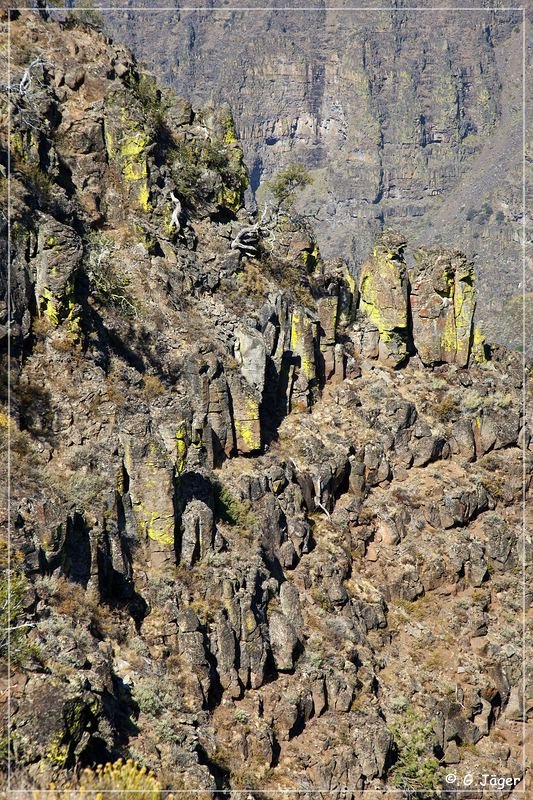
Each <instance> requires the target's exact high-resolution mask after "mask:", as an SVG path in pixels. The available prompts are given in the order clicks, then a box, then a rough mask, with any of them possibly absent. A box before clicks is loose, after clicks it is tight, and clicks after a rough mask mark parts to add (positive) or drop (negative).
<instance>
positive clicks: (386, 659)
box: [0, 12, 530, 800]
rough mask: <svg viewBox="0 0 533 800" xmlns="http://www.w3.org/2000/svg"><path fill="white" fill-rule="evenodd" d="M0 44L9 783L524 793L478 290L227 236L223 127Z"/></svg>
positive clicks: (237, 186) (229, 198) (467, 272)
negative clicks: (493, 779)
mask: <svg viewBox="0 0 533 800" xmlns="http://www.w3.org/2000/svg"><path fill="white" fill-rule="evenodd" d="M5 22H6V14H5V13H4V14H3V17H2V24H4V25H5ZM11 34H12V43H13V45H14V46H13V47H12V51H11V52H12V57H13V59H14V63H13V64H12V69H11V85H10V91H9V93H8V95H7V97H8V102H9V103H10V117H11V123H12V124H11V141H10V143H9V145H10V151H11V162H10V165H9V168H10V174H11V180H10V197H9V204H10V207H9V209H5V203H4V205H3V208H4V209H5V210H4V211H3V212H2V213H3V217H2V218H3V220H4V221H3V222H2V225H3V234H4V235H3V238H2V248H3V251H4V255H5V256H7V255H9V259H6V261H7V260H8V261H9V266H10V270H11V281H10V285H9V289H10V296H9V297H7V296H5V300H4V305H3V307H2V318H1V320H0V322H1V323H2V326H3V327H2V330H1V333H2V345H3V347H4V352H5V353H7V355H8V357H9V358H10V360H9V362H7V360H6V361H4V363H5V364H6V365H7V367H9V381H10V387H11V396H10V407H9V408H7V407H6V406H5V405H4V406H3V408H4V411H3V412H2V417H0V420H1V423H2V437H3V441H4V443H6V444H7V442H9V444H10V448H11V493H10V498H9V500H10V513H11V551H10V559H9V562H6V547H5V544H4V545H3V548H2V551H1V552H2V559H3V562H4V566H5V567H6V569H7V570H8V573H6V574H7V575H9V582H10V587H11V597H12V601H11V606H10V608H6V605H5V604H4V606H3V612H2V613H3V615H4V616H3V626H2V627H3V628H5V627H8V626H10V627H11V642H10V648H11V656H12V658H11V672H10V676H9V682H10V691H11V704H10V712H11V715H12V716H11V735H10V737H9V741H7V739H6V738H5V735H4V739H3V740H2V741H3V750H2V753H3V764H4V765H5V762H6V761H7V760H8V759H9V761H10V764H11V767H12V770H13V772H12V776H13V782H12V788H13V785H14V786H15V787H16V788H19V787H20V788H24V787H37V788H36V791H37V794H34V795H33V797H40V794H39V792H38V789H39V788H47V787H50V783H51V782H52V781H53V782H54V784H55V786H56V787H57V786H59V787H61V786H65V784H67V785H68V786H70V787H72V785H74V784H75V782H76V774H77V773H78V772H79V770H80V769H83V768H85V767H86V768H88V769H89V772H88V773H84V774H83V775H82V776H81V777H80V779H79V780H80V781H81V782H82V783H83V784H84V785H85V786H86V787H87V786H89V787H91V786H93V787H95V788H100V789H102V788H103V789H108V788H110V787H112V788H115V789H116V788H128V789H131V788H132V787H135V786H138V785H139V782H141V783H142V782H143V781H144V783H143V786H145V785H146V782H147V781H148V782H149V786H150V792H152V793H151V794H147V795H146V796H147V797H150V800H156V798H159V797H160V793H159V792H160V789H161V788H163V789H165V788H169V789H171V788H173V789H180V790H182V791H183V790H191V792H194V791H196V790H203V794H201V795H199V796H201V797H203V798H205V800H207V798H213V799H214V798H216V797H218V796H226V797H227V796H228V794H229V795H231V796H233V795H232V793H233V792H235V797H238V796H239V795H238V794H237V792H238V791H241V792H242V791H243V790H246V791H247V792H248V793H249V796H251V797H255V798H258V800H259V798H262V800H267V799H268V798H269V797H275V796H276V795H275V792H276V791H279V790H280V789H287V790H293V791H298V793H299V797H301V798H302V800H304V798H305V800H307V798H311V797H316V792H317V791H318V790H320V791H323V792H328V793H329V796H331V797H338V798H341V797H342V798H344V800H347V799H348V798H353V799H354V800H355V798H358V797H360V796H362V792H363V790H368V789H374V790H375V795H376V796H386V795H387V793H388V792H389V790H390V791H391V792H393V791H400V792H402V793H404V794H405V796H407V794H408V793H409V792H412V791H413V790H417V791H418V792H419V796H427V795H428V793H430V792H432V791H437V792H440V791H441V790H442V789H443V787H445V785H446V784H445V783H443V781H444V775H445V774H447V773H452V772H453V773H454V774H456V775H457V776H459V777H458V780H459V781H461V780H462V779H463V776H465V775H468V774H474V775H475V776H479V780H480V781H481V780H482V776H483V774H488V775H497V776H500V777H501V778H503V780H504V781H507V783H504V789H503V792H504V794H509V793H511V791H512V789H513V786H514V783H516V784H517V785H518V786H519V788H520V789H521V788H522V787H523V786H524V774H523V762H522V760H521V759H522V745H523V722H524V720H525V718H526V715H527V711H528V708H529V703H528V702H527V697H526V698H523V696H522V692H521V686H522V669H523V666H522V644H521V618H520V609H521V591H522V585H523V584H522V559H523V557H524V550H525V547H526V543H525V541H524V540H523V538H522V536H523V534H522V528H521V518H522V517H521V514H522V506H521V501H522V492H523V491H525V490H527V488H528V486H529V481H530V462H529V451H528V449H527V448H528V446H529V442H530V434H529V432H528V428H527V425H526V421H525V419H524V417H523V409H522V405H521V395H520V392H521V386H522V380H523V375H522V368H521V361H520V358H519V356H518V355H517V354H516V353H512V352H510V351H508V350H506V349H504V348H502V347H500V346H494V345H493V346H491V345H490V344H489V343H488V342H486V341H485V340H484V336H483V334H482V332H481V331H480V330H479V328H478V327H477V326H476V324H475V321H474V312H475V305H476V292H477V288H476V277H475V272H474V269H473V265H472V263H471V262H470V261H469V260H468V258H466V257H465V256H464V255H463V254H461V253H459V252H457V251H455V250H446V249H443V248H432V247H426V248H417V249H415V250H409V246H408V242H407V241H406V239H405V238H404V237H403V235H401V234H399V233H395V232H392V231H387V232H385V233H383V234H382V235H381V236H379V237H378V238H377V240H376V241H375V243H374V246H373V251H372V253H371V255H369V256H368V257H367V258H366V259H365V261H364V263H363V265H362V269H361V274H360V279H359V281H358V282H356V281H355V280H354V278H353V277H352V275H351V273H350V271H349V269H348V267H347V264H346V263H344V262H342V261H339V260H337V261H333V262H331V261H327V260H325V259H324V258H323V256H322V255H321V253H320V250H319V248H317V245H316V242H315V240H314V234H313V231H312V229H311V228H310V227H309V225H308V223H307V222H305V220H304V221H302V219H301V218H299V217H298V216H297V215H296V214H295V213H293V212H290V211H288V212H286V213H284V214H281V213H280V214H278V215H277V216H275V217H274V218H273V220H271V221H270V222H269V223H267V221H266V220H259V221H258V220H257V219H255V218H250V217H249V215H248V213H247V212H246V211H245V210H244V208H243V195H244V191H245V187H246V184H247V176H246V171H245V169H244V166H243V158H242V153H241V150H240V146H239V143H238V141H237V138H236V136H235V128H234V124H233V120H232V117H231V114H230V112H229V109H228V107H227V106H213V105H206V106H203V107H201V108H197V109H193V108H192V107H191V105H190V104H189V103H188V102H187V101H184V100H180V99H179V98H177V97H176V96H175V95H173V94H172V93H170V92H168V91H166V90H161V89H160V88H158V86H157V85H156V84H154V83H153V81H151V80H150V79H149V78H148V77H147V76H146V74H144V73H143V72H142V70H141V69H140V68H139V66H138V65H137V63H136V62H135V60H134V59H133V58H132V56H131V55H130V54H129V53H128V51H126V50H125V49H124V48H123V47H122V46H119V45H116V44H113V43H112V42H111V41H110V40H108V39H104V38H103V37H101V36H100V35H99V34H98V33H97V32H95V30H94V29H93V28H92V27H90V26H87V25H86V24H84V23H80V24H74V23H73V22H72V20H67V21H65V22H63V23H57V22H53V21H50V20H48V21H47V20H45V19H43V18H42V17H41V16H40V15H38V14H35V13H30V12H22V13H19V12H12V20H11ZM4 98H6V95H4ZM3 102H4V106H3V108H2V114H3V115H5V113H6V112H7V105H6V102H7V101H6V99H4V101H3ZM3 119H5V116H3ZM1 157H2V162H1V163H2V169H3V171H4V172H5V171H6V170H7V167H8V164H7V142H6V139H5V135H4V138H3V141H2V151H1ZM1 181H2V191H4V192H5V191H7V180H6V177H5V175H4V177H2V178H1ZM4 199H5V198H4ZM8 216H9V238H7V236H6V234H7V233H8V231H7V218H8ZM2 280H3V281H4V283H3V287H2V288H3V290H4V292H3V296H4V295H5V289H6V283H5V273H4V275H3V277H2ZM8 303H10V307H11V314H10V318H9V319H8V314H7V304H8ZM8 323H9V324H8ZM8 342H9V348H8V347H7V345H8ZM6 378H7V375H6ZM5 399H6V398H4V400H5ZM8 411H9V412H10V413H9V414H8V413H7V412H8ZM523 457H524V458H523ZM524 464H525V466H526V474H525V477H524V476H523V465H524ZM2 519H3V520H4V521H6V520H7V508H5V509H2ZM0 589H1V592H2V597H5V594H6V577H5V576H4V582H3V583H2V585H1V587H0ZM5 655H6V641H5V637H4V639H3V640H2V657H3V658H4V660H5ZM5 675H6V673H4V676H3V677H2V682H3V689H4V690H5V688H6V677H5ZM2 697H3V702H5V697H6V694H5V691H4V694H3V695H2ZM5 718H6V717H5V714H4V715H3V719H5ZM8 747H9V749H8ZM118 758H122V759H131V760H132V762H134V763H132V762H130V764H129V765H127V766H126V767H124V770H125V771H126V772H125V774H126V777H125V778H124V776H123V770H122V768H121V766H120V762H116V759H118ZM106 762H107V763H109V762H115V766H114V767H110V766H108V767H106V768H105V769H102V767H100V768H98V765H103V764H104V763H106ZM136 765H138V766H136ZM141 768H144V769H150V770H153V771H154V772H155V774H156V776H157V777H153V776H146V775H145V773H144V772H142V771H141ZM117 775H122V776H123V777H122V778H121V779H120V780H122V783H120V784H119V783H117V781H118V780H119V778H118V777H117ZM146 791H148V789H147V790H146ZM221 792H225V794H224V795H222V794H220V793H221ZM55 796H56V795H54V794H53V790H52V793H51V794H50V795H48V797H55ZM104 796H105V797H107V796H108V795H107V794H105V795H104ZM109 796H111V795H109ZM179 796H182V797H183V796H186V795H184V794H181V795H179ZM192 796H197V795H195V794H192ZM241 796H242V795H241ZM395 796H398V795H395ZM486 796H487V797H497V796H498V797H501V796H502V792H500V791H499V789H498V787H494V786H488V787H487V791H486Z"/></svg>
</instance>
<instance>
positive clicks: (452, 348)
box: [410, 252, 476, 367]
mask: <svg viewBox="0 0 533 800" xmlns="http://www.w3.org/2000/svg"><path fill="white" fill-rule="evenodd" d="M410 281H411V291H410V300H411V315H412V320H413V338H414V340H415V343H416V344H415V346H416V350H417V353H418V355H419V356H420V359H421V361H422V363H423V364H424V365H426V366H429V365H431V364H438V363H441V362H446V363H449V364H457V365H458V366H461V367H465V366H466V365H467V364H468V357H469V354H470V349H471V344H472V339H473V319H474V308H475V303H476V293H475V288H474V269H473V266H472V264H469V263H468V261H467V260H466V259H465V257H464V256H463V255H462V254H460V253H455V254H448V253H439V252H426V253H424V252H420V253H419V254H418V258H417V263H416V266H415V268H414V269H412V270H411V271H410Z"/></svg>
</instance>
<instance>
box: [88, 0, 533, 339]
mask: <svg viewBox="0 0 533 800" xmlns="http://www.w3.org/2000/svg"><path fill="white" fill-rule="evenodd" d="M107 5H108V6H109V4H107ZM120 5H123V4H122V3H121V4H120ZM168 5H169V4H165V7H167V8H168ZM172 5H174V4H172V3H171V4H170V6H172ZM175 5H176V8H177V9H178V8H179V6H183V5H184V4H183V3H178V2H176V3H175ZM207 5H208V7H206V9H205V10H203V11H200V10H198V11H192V10H190V9H188V8H185V10H176V12H174V13H172V11H168V10H167V11H165V12H157V11H154V13H150V12H148V13H144V12H136V11H135V10H134V9H133V7H132V10H130V11H127V12H125V11H123V12H117V13H116V14H113V13H110V12H106V13H105V14H103V19H104V22H105V25H106V28H107V29H108V30H110V31H111V32H112V33H113V35H115V36H117V37H118V38H120V39H121V40H123V41H124V42H125V43H127V44H128V45H129V46H131V47H132V48H133V50H134V51H135V53H136V54H137V55H138V57H139V58H141V59H142V60H143V61H145V62H146V63H147V64H148V65H149V66H150V68H151V69H153V71H154V73H155V74H156V75H158V76H160V77H161V78H162V79H163V80H164V81H165V82H166V83H168V84H169V85H171V86H173V87H174V88H175V89H176V90H177V91H178V92H179V93H180V94H182V95H183V96H185V97H188V98H189V99H191V100H192V101H193V103H197V104H198V103H199V104H201V103H204V102H206V101H207V100H209V99H214V100H215V101H220V100H222V99H223V100H225V101H227V102H229V104H230V106H231V108H232V110H233V113H234V115H235V120H236V125H237V130H238V133H239V137H240V139H241V141H242V143H243V148H244V153H245V158H246V163H247V164H248V166H249V169H250V173H251V180H252V187H253V188H254V189H256V188H257V187H258V186H259V185H260V183H261V182H263V181H264V180H265V179H268V178H270V177H271V176H272V174H273V173H274V172H275V171H277V170H278V169H279V167H280V164H281V165H286V164H287V163H290V162H292V161H302V162H304V163H305V164H307V165H308V166H309V167H310V168H311V169H312V170H313V174H314V176H315V180H314V183H313V185H312V186H311V187H310V188H309V189H308V190H307V192H306V193H305V194H304V195H302V198H301V208H302V209H304V208H305V210H306V212H307V213H311V214H313V215H315V218H316V230H317V237H318V242H319V245H320V247H321V250H322V252H323V253H324V254H325V255H327V256H341V257H344V258H348V259H349V260H350V261H351V264H352V269H353V270H358V269H359V267H360V265H361V263H362V262H363V261H364V259H365V258H366V257H367V255H368V252H369V251H370V248H371V243H372V240H373V238H374V236H375V235H376V233H377V232H378V231H380V230H381V229H382V228H383V227H384V226H385V227H386V226H389V225H391V224H393V225H395V226H400V227H401V228H402V231H403V232H404V233H405V235H407V236H409V237H410V238H413V239H417V240H418V241H420V242H422V243H423V242H428V241H437V242H440V243H442V244H444V245H446V246H452V247H459V248H461V249H463V250H465V252H467V253H468V254H469V256H473V254H474V253H476V254H477V269H478V272H479V275H480V278H481V280H480V285H479V307H480V317H481V318H482V319H483V322H484V325H485V327H486V328H487V330H488V331H489V332H490V334H491V336H492V337H493V338H495V339H496V340H497V341H501V342H504V343H506V344H510V345H512V346H513V347H520V346H521V345H522V325H521V320H520V319H519V315H518V314H517V313H516V312H513V307H514V306H519V298H520V296H521V293H522V287H521V281H522V251H521V241H522V228H521V226H522V216H523V209H522V111H523V102H522V58H523V52H522V50H523V46H522V19H521V17H522V15H521V13H520V12H519V11H514V12H513V11H503V10H498V11H495V10H494V9H489V8H487V10H486V11H483V10H472V8H471V4H470V5H468V4H461V3H457V10H456V11H454V10H453V9H450V8H446V9H445V10H442V11H439V10H433V9H432V10H429V9H430V8H431V5H432V4H431V3H427V4H424V3H417V4H416V6H417V7H420V6H422V7H423V6H424V5H426V6H427V7H428V11H426V12H424V10H423V8H422V10H418V11H410V10H407V9H402V4H398V3H391V10H390V11H386V10H384V11H376V10H375V8H374V7H375V5H376V4H375V3H358V4H356V5H357V6H358V7H359V10H354V9H353V6H354V4H353V3H346V4H345V5H346V6H347V8H348V9H350V10H343V9H342V5H343V4H342V3H335V4H332V7H331V8H328V7H327V5H326V4H325V3H323V2H317V3H315V4H313V3H307V4H305V6H306V10H305V11H301V10H298V9H293V10H292V11H291V9H290V4H289V6H288V5H287V3H284V2H281V1H280V2H273V3H266V4H265V3H264V2H251V3H249V4H247V8H249V10H248V11H233V12H232V11H231V8H232V7H235V6H238V5H242V4H239V3H234V2H233V1H232V0H230V1H229V2H226V3H224V5H223V6H221V5H217V4H214V3H209V4H207ZM313 5H315V6H316V11H315V10H313V9H312V6H313ZM365 5H368V6H369V10H364V7H365ZM385 5H387V4H385ZM433 5H435V4H433ZM452 5H455V4H452ZM491 5H493V4H491ZM256 6H257V10H255V11H254V8H255V7H256ZM276 6H279V7H280V8H283V10H278V11H276V10H275V9H276ZM462 6H463V7H462ZM154 8H157V4H154ZM372 9H373V10H372ZM443 222H445V223H446V224H443ZM528 339H529V337H528Z"/></svg>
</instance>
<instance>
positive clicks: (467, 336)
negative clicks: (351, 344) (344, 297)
mask: <svg viewBox="0 0 533 800" xmlns="http://www.w3.org/2000/svg"><path fill="white" fill-rule="evenodd" d="M405 245H406V242H405V240H403V239H402V238H401V237H398V235H397V234H393V233H386V234H385V235H383V236H382V237H380V239H379V240H378V242H377V244H376V246H375V248H374V252H373V255H372V257H371V259H369V261H367V262H366V263H365V264H364V266H363V268H362V270H361V276H360V280H361V284H360V291H361V297H360V303H359V309H360V314H359V321H360V325H359V348H360V351H361V353H362V355H364V356H365V357H367V358H378V359H379V360H380V361H381V362H383V363H384V364H388V365H389V366H392V367H397V366H399V365H401V364H402V363H404V362H405V361H406V359H407V358H408V357H409V355H414V354H415V353H416V354H418V356H419V358H420V360H421V362H422V364H424V366H431V365H434V364H443V363H446V364H457V365H458V366H460V367H465V366H466V365H467V364H468V361H469V358H470V357H471V356H473V357H475V358H478V359H480V360H483V359H484V358H485V348H484V346H483V337H482V335H481V334H480V333H479V332H475V331H474V310H475V306H476V288H475V276H474V268H473V266H472V264H471V263H469V262H468V260H467V259H466V258H465V256H464V255H463V254H461V253H456V252H453V251H446V250H427V251H424V250H418V251H416V252H415V254H414V266H413V267H412V268H410V269H408V268H407V265H406V262H405V259H404V255H403V251H404V249H405Z"/></svg>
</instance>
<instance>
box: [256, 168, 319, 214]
mask: <svg viewBox="0 0 533 800" xmlns="http://www.w3.org/2000/svg"><path fill="white" fill-rule="evenodd" d="M312 182H313V179H312V177H311V175H310V174H309V170H308V169H307V168H306V167H305V166H304V165H303V164H291V165H290V166H288V167H287V168H286V169H283V170H281V172H278V174H277V175H275V176H274V178H272V180H271V181H269V182H268V183H267V187H268V188H269V189H270V191H271V192H272V194H273V195H274V197H275V198H276V200H277V201H278V203H280V204H281V203H286V204H289V205H290V204H291V203H292V202H293V199H294V194H295V193H296V191H297V190H298V189H303V187H304V186H308V185H309V184H310V183H312Z"/></svg>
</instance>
